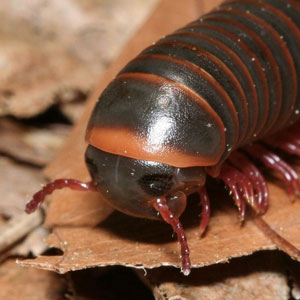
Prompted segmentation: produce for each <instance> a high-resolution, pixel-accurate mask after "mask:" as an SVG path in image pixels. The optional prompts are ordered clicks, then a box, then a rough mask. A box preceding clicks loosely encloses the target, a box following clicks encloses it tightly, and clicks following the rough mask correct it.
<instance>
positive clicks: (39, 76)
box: [0, 0, 157, 117]
mask: <svg viewBox="0 0 300 300" xmlns="http://www.w3.org/2000/svg"><path fill="white" fill-rule="evenodd" d="M156 2H157V0H151V1H149V0H148V1H144V0H127V1H124V0H114V1H110V0H106V1H97V0H91V1H88V2H85V1H82V0H73V1H70V0H61V1H46V2H44V1H40V0H35V1H22V2H21V3H19V2H18V1H10V0H2V1H1V2H0V20H1V21H0V43H1V48H0V65H1V75H0V86H1V88H0V115H2V116H3V115H7V114H12V115H14V116H17V117H30V116H34V115H36V114H38V113H40V112H42V111H44V110H45V109H46V108H47V107H49V106H50V105H52V104H53V103H57V102H68V101H70V100H77V99H78V98H82V95H85V94H86V93H87V92H88V91H89V90H90V88H91V86H93V85H94V83H95V79H96V78H98V76H99V75H100V74H101V72H102V71H103V70H105V68H106V66H107V64H108V63H109V62H110V61H111V59H112V58H113V57H114V56H115V55H116V54H117V52H118V51H119V48H120V46H121V45H122V44H123V43H124V42H125V41H126V40H127V39H128V37H129V36H130V35H131V34H132V32H133V31H134V30H135V28H136V27H137V26H138V25H139V24H140V23H141V22H143V20H144V18H145V16H147V14H148V13H149V12H150V11H151V9H152V7H153V6H154V5H155V3H156ZM128 20H130V21H128Z"/></svg>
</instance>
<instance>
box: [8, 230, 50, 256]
mask: <svg viewBox="0 0 300 300" xmlns="http://www.w3.org/2000/svg"><path fill="white" fill-rule="evenodd" d="M48 234H49V230H48V229H47V228H44V227H42V226H39V227H37V228H36V229H35V230H33V231H32V232H30V233H29V234H28V235H27V236H26V238H25V239H24V241H22V243H20V244H19V245H16V246H15V247H14V248H13V249H12V250H11V251H10V253H9V254H10V255H11V256H22V257H28V256H29V255H30V254H32V255H33V256H38V255H41V254H42V253H43V252H45V251H46V250H47V249H48V244H46V237H47V236H48Z"/></svg>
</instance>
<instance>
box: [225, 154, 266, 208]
mask: <svg viewBox="0 0 300 300" xmlns="http://www.w3.org/2000/svg"><path fill="white" fill-rule="evenodd" d="M229 161H230V162H231V163H232V164H233V166H234V167H236V168H237V169H239V171H240V172H241V173H243V174H244V175H245V176H247V178H249V180H250V181H251V183H252V186H253V188H254V191H255V195H254V198H253V199H254V201H253V202H252V203H251V202H250V205H251V206H252V207H253V208H254V210H255V211H256V212H258V213H264V212H265V211H266V210H267V207H268V199H269V191H268V186H267V182H266V180H265V178H264V177H263V175H262V174H261V173H260V171H259V170H258V169H257V168H256V167H255V165H253V164H252V163H251V162H250V161H249V159H248V157H247V156H246V155H244V154H243V153H241V152H238V151H235V152H233V153H232V154H231V156H230V157H229Z"/></svg>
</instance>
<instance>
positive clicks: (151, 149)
mask: <svg viewBox="0 0 300 300" xmlns="http://www.w3.org/2000/svg"><path fill="white" fill-rule="evenodd" d="M86 139H87V142H88V143H89V144H90V145H92V146H94V147H95V148H98V149H100V150H102V151H105V152H108V153H112V154H117V155H122V156H126V157H130V158H134V159H139V160H148V161H155V162H160V163H165V164H168V165H171V166H174V167H179V168H187V167H196V166H211V165H215V164H216V163H217V162H218V161H219V159H220V157H219V156H217V157H202V156H201V155H192V154H188V153H184V152H180V151H179V150H177V149H174V148H171V147H169V146H166V145H149V143H147V139H146V138H145V137H142V136H139V135H137V134H136V133H134V132H132V131H130V130H128V129H125V128H102V127H93V128H90V129H89V130H88V132H87V136H86Z"/></svg>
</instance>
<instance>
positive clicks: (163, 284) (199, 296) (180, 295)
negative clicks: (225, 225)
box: [140, 252, 292, 300]
mask: <svg viewBox="0 0 300 300" xmlns="http://www.w3.org/2000/svg"><path fill="white" fill-rule="evenodd" d="M289 260H290V259H289V258H288V257H286V256H285V255H282V254H280V253H278V252H273V253H268V252H262V253H258V254H256V255H253V256H250V257H243V258H240V259H236V260H234V261H232V262H231V263H229V264H226V265H214V266H210V267H204V268H201V269H198V270H195V271H194V272H193V274H192V275H191V276H190V277H188V278H182V276H178V275H179V274H178V272H175V271H174V270H170V269H167V268H165V269H162V268H160V269H156V270H153V271H149V272H148V274H147V276H143V274H141V275H140V277H141V278H142V279H144V280H145V281H146V282H147V283H148V285H149V286H151V287H152V289H153V293H154V296H155V299H156V300H167V299H170V300H171V299H176V300H187V299H188V300H208V299H209V300H219V299H228V300H229V299H239V300H288V299H290V287H289V284H288V275H287V273H288V270H287V268H286V264H288V263H291V262H290V261H289ZM287 261H288V262H287ZM290 283H292V282H290Z"/></svg>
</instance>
